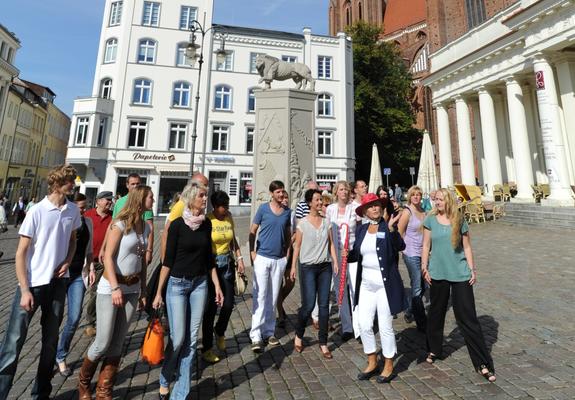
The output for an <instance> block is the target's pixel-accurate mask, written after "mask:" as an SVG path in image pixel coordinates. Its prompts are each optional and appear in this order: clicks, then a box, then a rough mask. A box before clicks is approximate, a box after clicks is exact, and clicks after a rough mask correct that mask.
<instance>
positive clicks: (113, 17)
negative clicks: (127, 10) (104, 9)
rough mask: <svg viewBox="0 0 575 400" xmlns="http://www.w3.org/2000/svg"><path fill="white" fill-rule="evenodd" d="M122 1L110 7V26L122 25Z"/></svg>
mask: <svg viewBox="0 0 575 400" xmlns="http://www.w3.org/2000/svg"><path fill="white" fill-rule="evenodd" d="M122 3H123V2H122V1H115V2H113V3H112V5H111V6H110V26H114V25H120V22H121V20H122Z"/></svg>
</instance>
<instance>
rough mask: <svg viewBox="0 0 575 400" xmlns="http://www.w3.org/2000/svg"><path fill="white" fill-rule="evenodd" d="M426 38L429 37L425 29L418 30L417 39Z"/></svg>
mask: <svg viewBox="0 0 575 400" xmlns="http://www.w3.org/2000/svg"><path fill="white" fill-rule="evenodd" d="M425 38H427V35H426V34H425V32H423V31H419V32H417V40H424V39H425Z"/></svg>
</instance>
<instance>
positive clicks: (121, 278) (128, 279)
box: [103, 270, 140, 286]
mask: <svg viewBox="0 0 575 400" xmlns="http://www.w3.org/2000/svg"><path fill="white" fill-rule="evenodd" d="M103 276H104V278H106V280H108V281H109V279H108V273H107V271H106V270H104V273H103ZM116 280H117V281H118V284H121V285H127V286H132V285H135V284H136V283H138V282H140V273H139V272H138V273H137V274H131V275H120V274H118V273H116Z"/></svg>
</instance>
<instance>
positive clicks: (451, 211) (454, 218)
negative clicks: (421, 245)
mask: <svg viewBox="0 0 575 400" xmlns="http://www.w3.org/2000/svg"><path fill="white" fill-rule="evenodd" d="M437 192H441V193H442V194H443V203H444V213H445V216H446V217H447V218H448V219H449V221H450V222H451V246H452V247H453V248H454V249H457V248H458V247H459V246H461V224H462V223H463V218H462V216H461V213H460V212H459V209H458V208H457V204H455V199H454V198H453V195H452V194H451V192H450V191H449V190H448V189H445V188H441V189H439V190H437ZM431 214H433V215H437V214H438V211H437V208H436V207H433V210H432V211H431Z"/></svg>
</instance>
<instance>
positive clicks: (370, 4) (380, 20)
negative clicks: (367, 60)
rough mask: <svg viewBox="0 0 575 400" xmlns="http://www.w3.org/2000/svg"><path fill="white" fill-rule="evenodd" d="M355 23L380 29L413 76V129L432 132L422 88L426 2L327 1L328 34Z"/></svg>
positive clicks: (427, 99) (426, 93)
mask: <svg viewBox="0 0 575 400" xmlns="http://www.w3.org/2000/svg"><path fill="white" fill-rule="evenodd" d="M358 21H363V22H366V23H369V24H371V25H377V26H381V27H382V33H381V39H382V40H384V41H389V42H393V43H394V44H395V45H396V46H397V49H398V50H399V53H400V55H401V57H402V58H403V60H404V62H405V64H406V65H407V67H408V68H409V70H410V72H411V73H412V75H413V87H414V91H413V95H412V97H411V99H410V102H411V106H412V108H413V112H414V114H415V127H416V128H418V129H427V130H429V131H431V130H432V129H433V123H432V117H431V115H432V110H431V93H430V91H429V90H427V89H426V88H425V86H423V85H422V84H421V80H422V79H424V78H425V77H426V76H427V75H428V74H429V60H428V57H429V43H428V24H427V0H409V1H407V0H330V2H329V31H330V34H332V35H335V34H337V32H342V31H345V29H346V28H347V27H349V26H351V25H353V24H354V23H356V22H358Z"/></svg>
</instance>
